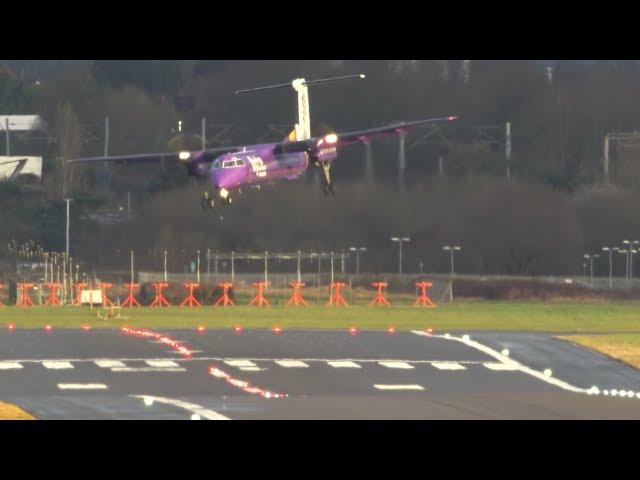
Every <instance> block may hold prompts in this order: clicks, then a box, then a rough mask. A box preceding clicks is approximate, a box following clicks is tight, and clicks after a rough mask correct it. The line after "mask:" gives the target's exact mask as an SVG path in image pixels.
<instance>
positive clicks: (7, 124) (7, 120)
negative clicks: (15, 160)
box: [4, 116, 11, 157]
mask: <svg viewBox="0 0 640 480" xmlns="http://www.w3.org/2000/svg"><path fill="white" fill-rule="evenodd" d="M4 124H5V126H4V128H5V130H4V132H5V136H6V139H7V144H6V148H7V157H10V156H11V147H10V146H9V145H10V141H9V116H7V117H6V118H5V119H4Z"/></svg>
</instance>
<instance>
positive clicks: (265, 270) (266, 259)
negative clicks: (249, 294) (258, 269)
mask: <svg viewBox="0 0 640 480" xmlns="http://www.w3.org/2000/svg"><path fill="white" fill-rule="evenodd" d="M268 259H269V252H264V285H265V287H266V286H267V285H268V284H269V277H268V275H267V268H268V267H267V262H268Z"/></svg>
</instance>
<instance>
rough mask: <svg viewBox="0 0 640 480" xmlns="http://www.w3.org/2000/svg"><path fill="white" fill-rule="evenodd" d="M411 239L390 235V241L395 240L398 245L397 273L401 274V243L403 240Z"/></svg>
mask: <svg viewBox="0 0 640 480" xmlns="http://www.w3.org/2000/svg"><path fill="white" fill-rule="evenodd" d="M410 240H411V239H410V238H409V237H391V241H392V242H397V243H398V245H399V246H400V249H399V257H400V258H399V262H398V273H399V274H400V275H402V244H403V243H405V242H408V241H410Z"/></svg>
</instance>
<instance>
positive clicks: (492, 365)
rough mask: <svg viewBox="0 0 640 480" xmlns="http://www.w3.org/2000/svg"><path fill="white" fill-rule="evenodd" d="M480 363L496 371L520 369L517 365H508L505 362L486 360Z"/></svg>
mask: <svg viewBox="0 0 640 480" xmlns="http://www.w3.org/2000/svg"><path fill="white" fill-rule="evenodd" d="M482 365H483V366H484V367H486V368H488V369H489V370H496V371H498V372H505V371H514V370H520V367H519V366H518V365H509V364H506V363H492V362H486V363H483V364H482Z"/></svg>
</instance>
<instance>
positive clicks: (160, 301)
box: [149, 282, 171, 307]
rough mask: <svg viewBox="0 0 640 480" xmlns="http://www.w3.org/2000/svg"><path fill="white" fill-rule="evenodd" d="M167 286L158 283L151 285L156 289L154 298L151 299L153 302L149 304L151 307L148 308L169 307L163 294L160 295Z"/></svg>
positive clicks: (163, 283)
mask: <svg viewBox="0 0 640 480" xmlns="http://www.w3.org/2000/svg"><path fill="white" fill-rule="evenodd" d="M168 286H169V284H168V283H165V282H158V283H154V284H153V288H155V289H156V297H155V298H154V299H153V302H151V305H149V306H150V307H170V306H171V304H170V303H169V301H168V300H167V299H166V298H165V296H164V294H163V293H162V290H164V289H165V288H167V287H168Z"/></svg>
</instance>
